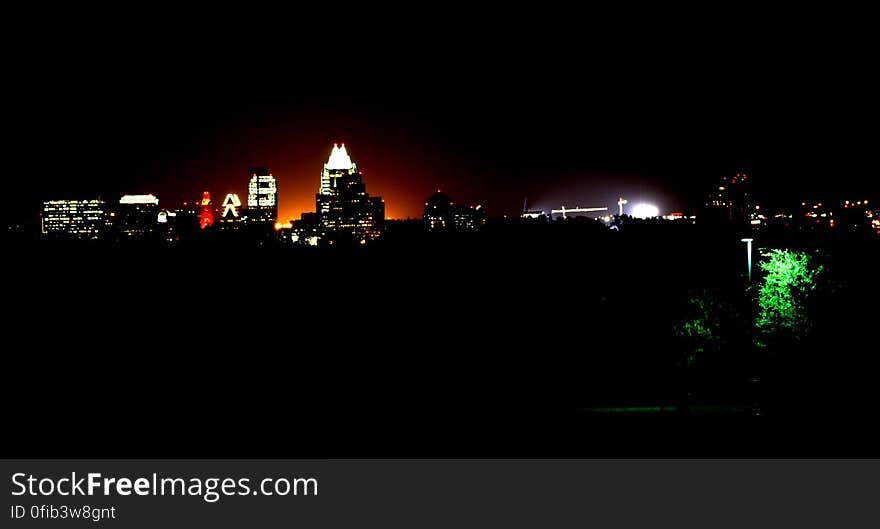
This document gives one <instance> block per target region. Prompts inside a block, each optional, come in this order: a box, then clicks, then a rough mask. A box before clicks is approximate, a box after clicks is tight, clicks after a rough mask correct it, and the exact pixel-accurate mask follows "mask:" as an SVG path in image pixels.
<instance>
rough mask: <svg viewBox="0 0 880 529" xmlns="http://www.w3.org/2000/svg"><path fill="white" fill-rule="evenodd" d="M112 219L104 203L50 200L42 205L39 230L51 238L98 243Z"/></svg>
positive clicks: (107, 229) (100, 201) (106, 231)
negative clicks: (95, 241) (86, 240)
mask: <svg viewBox="0 0 880 529" xmlns="http://www.w3.org/2000/svg"><path fill="white" fill-rule="evenodd" d="M112 216H113V213H111V212H110V211H109V210H108V209H107V203H106V202H104V201H103V200H49V201H47V202H43V214H42V218H41V224H42V226H41V228H42V232H43V235H45V236H46V237H50V238H74V239H99V238H102V237H103V236H105V235H106V234H107V233H108V231H109V228H110V224H111V220H112Z"/></svg>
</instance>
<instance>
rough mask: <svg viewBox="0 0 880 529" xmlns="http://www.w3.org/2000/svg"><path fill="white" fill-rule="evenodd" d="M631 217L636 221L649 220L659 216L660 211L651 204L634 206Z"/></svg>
mask: <svg viewBox="0 0 880 529" xmlns="http://www.w3.org/2000/svg"><path fill="white" fill-rule="evenodd" d="M632 216H633V217H635V218H637V219H649V218H652V217H658V216H660V209H659V208H657V206H654V205H651V204H636V205H635V206H633V208H632Z"/></svg>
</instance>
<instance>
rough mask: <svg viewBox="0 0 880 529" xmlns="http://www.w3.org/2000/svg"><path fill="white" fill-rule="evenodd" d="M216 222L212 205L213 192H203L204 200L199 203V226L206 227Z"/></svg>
mask: <svg viewBox="0 0 880 529" xmlns="http://www.w3.org/2000/svg"><path fill="white" fill-rule="evenodd" d="M211 224H214V212H213V210H212V206H211V193H209V192H208V191H205V192H204V193H202V202H201V203H200V204H199V228H201V229H205V228H207V227H208V226H210V225H211Z"/></svg>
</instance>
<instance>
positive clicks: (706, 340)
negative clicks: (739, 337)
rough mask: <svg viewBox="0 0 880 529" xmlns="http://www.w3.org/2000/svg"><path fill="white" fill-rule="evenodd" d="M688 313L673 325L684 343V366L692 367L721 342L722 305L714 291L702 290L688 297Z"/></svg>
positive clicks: (716, 349)
mask: <svg viewBox="0 0 880 529" xmlns="http://www.w3.org/2000/svg"><path fill="white" fill-rule="evenodd" d="M688 306H689V307H688V311H687V312H688V313H687V316H686V318H685V320H684V321H682V322H681V323H680V324H678V325H677V326H676V327H675V335H676V336H677V337H678V338H679V340H681V341H682V342H683V343H684V358H683V359H682V363H683V364H684V366H685V367H692V366H693V365H694V364H695V363H696V362H697V359H698V358H700V357H702V356H703V355H704V354H705V353H717V352H718V351H719V349H720V348H721V345H722V343H723V341H722V338H721V329H720V326H721V324H720V322H721V318H719V317H718V316H719V313H721V312H723V311H724V309H725V308H724V306H723V304H722V303H721V301H720V300H719V299H718V296H717V295H716V293H715V292H712V291H709V290H704V291H701V292H699V293H696V294H694V295H693V296H691V297H690V298H689V299H688Z"/></svg>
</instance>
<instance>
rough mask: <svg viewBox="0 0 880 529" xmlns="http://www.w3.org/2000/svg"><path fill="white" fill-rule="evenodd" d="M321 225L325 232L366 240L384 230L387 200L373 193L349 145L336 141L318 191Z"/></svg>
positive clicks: (334, 236)
mask: <svg viewBox="0 0 880 529" xmlns="http://www.w3.org/2000/svg"><path fill="white" fill-rule="evenodd" d="M315 211H316V213H317V217H318V225H319V228H320V230H321V231H322V232H323V234H324V235H325V236H328V237H330V238H331V239H332V238H337V237H339V236H350V237H353V238H355V239H358V240H361V241H365V240H368V239H375V238H376V237H378V236H379V235H380V234H381V232H382V222H383V221H384V220H385V203H384V201H383V200H382V198H381V197H371V196H370V195H369V194H368V193H367V191H366V187H365V186H364V183H363V180H362V179H361V172H360V171H358V168H357V165H355V163H354V162H352V161H351V157H350V156H349V155H348V152H347V151H346V149H345V144H342V145H341V146H340V145H336V144H334V145H333V150H332V152H331V153H330V158H329V159H328V160H327V163H326V164H324V169H323V170H322V171H321V184H320V187H319V188H318V193H317V194H316V195H315Z"/></svg>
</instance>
